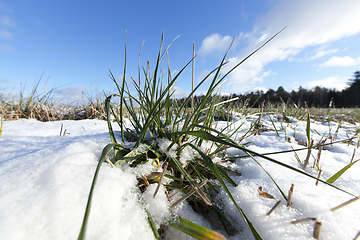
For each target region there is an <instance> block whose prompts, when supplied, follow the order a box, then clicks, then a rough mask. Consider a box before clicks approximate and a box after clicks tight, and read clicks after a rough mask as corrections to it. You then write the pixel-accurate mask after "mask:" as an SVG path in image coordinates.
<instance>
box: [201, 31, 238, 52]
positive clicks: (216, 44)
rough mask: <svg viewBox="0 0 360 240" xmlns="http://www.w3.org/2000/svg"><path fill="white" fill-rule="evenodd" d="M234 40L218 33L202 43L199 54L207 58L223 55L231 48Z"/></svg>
mask: <svg viewBox="0 0 360 240" xmlns="http://www.w3.org/2000/svg"><path fill="white" fill-rule="evenodd" d="M232 39H233V38H232V37H230V36H224V37H222V36H221V35H220V34H217V33H215V34H211V35H210V36H208V37H206V38H205V39H204V40H203V41H202V43H201V47H200V49H199V51H198V54H199V56H201V57H206V56H209V55H213V54H216V53H220V52H221V53H222V54H223V53H224V51H226V50H227V49H228V48H229V46H230V44H231V41H232Z"/></svg>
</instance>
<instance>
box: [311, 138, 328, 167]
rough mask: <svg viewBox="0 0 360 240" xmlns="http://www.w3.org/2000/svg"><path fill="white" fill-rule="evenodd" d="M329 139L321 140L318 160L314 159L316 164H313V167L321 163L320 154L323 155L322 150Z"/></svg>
mask: <svg viewBox="0 0 360 240" xmlns="http://www.w3.org/2000/svg"><path fill="white" fill-rule="evenodd" d="M326 140H327V138H326V139H325V140H323V141H321V142H319V143H318V146H319V151H318V154H317V158H316V160H315V161H314V165H313V168H315V166H316V165H317V166H319V163H320V156H321V151H322V150H323V148H324V143H325V141H326Z"/></svg>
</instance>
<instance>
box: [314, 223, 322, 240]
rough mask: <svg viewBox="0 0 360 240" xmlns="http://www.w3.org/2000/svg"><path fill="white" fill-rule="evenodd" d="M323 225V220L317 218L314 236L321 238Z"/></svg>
mask: <svg viewBox="0 0 360 240" xmlns="http://www.w3.org/2000/svg"><path fill="white" fill-rule="evenodd" d="M321 225H322V224H321V222H320V221H319V220H317V219H316V220H315V225H314V233H313V238H315V239H320V233H321Z"/></svg>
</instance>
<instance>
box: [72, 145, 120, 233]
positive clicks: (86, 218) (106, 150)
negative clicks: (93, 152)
mask: <svg viewBox="0 0 360 240" xmlns="http://www.w3.org/2000/svg"><path fill="white" fill-rule="evenodd" d="M114 147H121V148H124V147H123V146H122V145H120V144H117V143H110V144H108V145H106V146H105V148H104V149H103V151H102V153H101V156H100V160H99V163H98V165H97V167H96V170H95V174H94V178H93V181H92V184H91V188H90V193H89V197H88V201H87V204H86V209H85V214H84V218H83V222H82V225H81V229H80V233H79V236H78V240H84V239H85V235H86V228H87V223H88V220H89V215H90V209H91V201H92V197H93V194H94V190H95V185H96V180H97V177H98V175H99V171H100V167H101V164H102V163H103V162H104V160H105V157H106V154H107V153H108V152H109V151H110V149H111V148H114Z"/></svg>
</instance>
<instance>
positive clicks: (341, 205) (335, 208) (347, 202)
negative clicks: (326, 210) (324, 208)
mask: <svg viewBox="0 0 360 240" xmlns="http://www.w3.org/2000/svg"><path fill="white" fill-rule="evenodd" d="M359 199H360V196H359V197H355V198H353V199H350V200H349V201H346V202H344V203H342V204H340V205H339V206H337V207H334V208H332V209H331V211H332V212H335V211H336V210H339V209H340V208H343V207H345V206H347V205H349V204H350V203H353V202H355V201H356V200H359Z"/></svg>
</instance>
